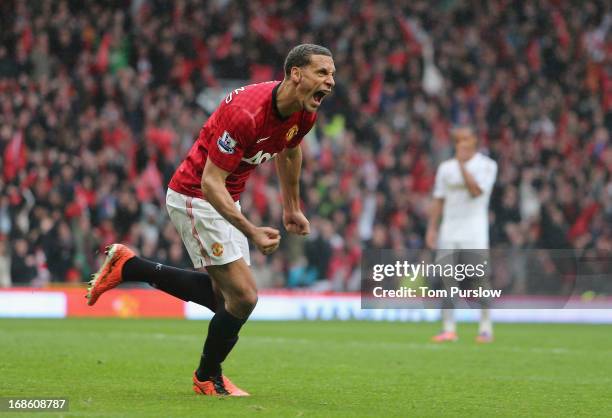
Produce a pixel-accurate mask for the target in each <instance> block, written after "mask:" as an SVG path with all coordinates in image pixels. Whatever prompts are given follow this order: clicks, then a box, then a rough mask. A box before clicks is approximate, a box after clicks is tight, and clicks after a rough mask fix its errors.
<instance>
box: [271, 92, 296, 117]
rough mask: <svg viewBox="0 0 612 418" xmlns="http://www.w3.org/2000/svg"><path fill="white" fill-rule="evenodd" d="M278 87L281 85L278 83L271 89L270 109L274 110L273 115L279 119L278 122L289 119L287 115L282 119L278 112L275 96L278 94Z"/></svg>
mask: <svg viewBox="0 0 612 418" xmlns="http://www.w3.org/2000/svg"><path fill="white" fill-rule="evenodd" d="M280 85H281V83H278V84H277V85H276V86H274V88H273V89H272V109H274V114H275V115H276V117H277V118H279V119H280V120H287V119H289V118H290V117H291V115H289V116H287V117H283V115H281V113H280V111H279V110H278V105H277V104H276V94H277V92H278V88H279V86H280Z"/></svg>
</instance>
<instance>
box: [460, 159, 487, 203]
mask: <svg viewBox="0 0 612 418" xmlns="http://www.w3.org/2000/svg"><path fill="white" fill-rule="evenodd" d="M459 170H461V176H462V177H463V181H465V186H466V187H467V189H468V192H469V193H470V196H472V197H478V196H480V195H481V194H482V189H481V188H480V185H479V184H478V182H477V181H476V179H475V178H474V176H473V175H472V174H471V173H470V172H469V171H467V169H466V168H465V163H463V162H459Z"/></svg>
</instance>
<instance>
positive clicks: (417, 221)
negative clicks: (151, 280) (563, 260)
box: [0, 0, 612, 290]
mask: <svg viewBox="0 0 612 418" xmlns="http://www.w3.org/2000/svg"><path fill="white" fill-rule="evenodd" d="M302 42H315V43H318V44H322V45H326V46H328V47H329V48H330V49H331V50H332V51H333V53H334V59H335V63H336V67H337V69H338V74H337V77H336V80H337V88H336V91H335V94H334V95H333V96H332V97H330V98H328V99H327V100H326V102H325V103H324V108H323V110H322V111H321V112H320V116H319V120H318V123H317V126H316V128H315V129H314V130H313V132H312V133H311V134H310V135H309V136H308V137H307V139H306V140H305V143H304V152H305V162H304V167H303V175H302V186H301V187H302V189H301V190H302V194H303V200H304V206H305V209H306V213H307V215H308V216H309V219H310V220H311V222H312V227H313V228H312V229H313V233H312V234H311V236H310V237H309V238H308V239H306V240H304V239H301V238H294V237H290V236H284V237H283V240H282V246H283V248H282V251H279V252H277V253H276V254H274V255H273V256H271V257H267V258H266V257H262V256H259V255H254V256H253V262H254V268H255V271H256V276H257V277H258V280H261V282H260V286H261V287H283V286H291V287H298V286H314V287H317V288H320V289H335V290H355V289H356V288H358V285H359V274H358V267H359V260H360V252H361V249H362V245H363V244H365V245H367V246H369V247H372V248H394V249H402V248H420V247H422V246H423V236H424V232H425V227H426V222H427V210H428V204H429V197H430V193H431V188H432V184H433V180H434V174H435V168H436V166H437V164H438V163H439V162H441V161H442V160H444V159H446V158H449V157H450V156H451V155H452V143H451V141H450V138H449V128H450V127H451V126H452V125H454V124H464V123H470V124H472V125H473V126H475V127H476V130H477V132H478V136H479V138H480V139H481V146H482V148H483V149H484V150H486V151H487V152H488V153H489V154H490V155H491V156H492V158H494V159H495V160H496V161H497V162H498V164H499V168H500V172H499V176H498V182H497V184H496V186H495V190H494V194H493V198H492V203H491V209H490V218H491V222H492V244H493V246H495V247H500V246H506V247H512V248H532V247H539V248H577V249H582V250H585V251H592V252H595V253H597V252H601V253H604V254H608V255H609V254H610V251H612V228H611V225H612V178H611V176H610V172H611V169H612V146H611V144H610V132H612V12H611V10H610V6H609V3H608V2H606V1H604V0H601V1H600V0H597V1H596V0H589V1H585V2H571V1H566V0H550V1H544V0H542V1H519V0H517V1H509V0H489V1H486V2H480V1H478V2H477V1H459V0H439V1H424V0H401V1H400V0H394V1H381V2H372V1H367V0H353V1H336V0H313V1H304V0H302V1H288V0H282V1H263V0H262V1H249V2H230V1H225V0H217V1H206V2H201V1H195V0H177V1H173V2H165V1H152V0H133V1H127V0H126V1H120V0H117V1H106V2H81V1H49V0H41V1H37V2H27V1H23V0H13V1H3V2H1V3H0V156H1V158H0V161H1V162H0V173H1V174H0V237H1V239H0V276H1V277H0V285H4V286H6V285H7V284H10V283H11V282H12V283H13V284H14V285H34V286H43V285H45V284H47V283H49V282H50V281H53V282H56V281H57V282H80V281H83V280H85V279H86V278H87V277H88V275H89V273H91V272H92V270H95V267H97V265H98V263H99V262H100V259H99V256H96V251H99V250H100V249H102V248H104V246H105V245H107V244H109V243H111V242H114V241H119V240H120V241H123V242H125V243H127V244H129V245H131V246H133V247H134V248H136V249H137V250H138V251H139V252H140V253H141V254H142V255H143V256H145V257H147V258H151V259H156V260H159V261H162V262H164V263H169V264H172V265H176V266H189V265H190V262H189V260H188V258H187V257H186V253H185V251H184V249H183V245H182V243H181V241H180V238H179V236H178V235H177V234H176V232H175V231H174V229H173V227H172V226H171V225H170V224H169V222H168V219H167V215H166V213H165V209H164V195H165V187H166V185H167V182H168V180H169V178H170V176H171V175H172V173H173V170H174V169H175V167H176V166H177V164H178V163H179V162H180V160H181V159H182V157H183V156H184V155H185V153H186V151H187V150H188V149H189V147H190V146H191V143H192V142H193V140H194V138H195V136H196V135H197V132H198V130H199V128H200V126H201V125H202V123H203V122H204V121H205V120H206V118H207V113H206V110H205V109H206V107H205V106H202V97H203V94H204V93H203V92H206V91H210V90H211V89H221V90H223V88H224V86H226V85H227V84H226V83H228V82H231V83H236V82H237V80H240V82H242V83H251V82H259V81H264V80H269V79H280V78H281V77H282V72H281V69H282V59H283V57H284V56H285V54H286V52H287V51H288V50H289V49H290V48H291V47H292V46H294V45H295V44H298V43H302ZM204 95H205V94H204ZM275 202H279V196H278V192H277V186H276V181H275V172H274V165H273V164H264V165H262V166H260V167H259V168H258V170H257V171H256V174H255V176H254V178H253V179H252V181H251V182H250V185H249V188H248V190H247V193H246V194H245V196H244V198H243V200H242V206H243V207H244V208H247V211H248V213H249V215H250V217H251V219H252V220H253V221H254V223H263V224H269V225H280V224H281V221H280V215H281V212H280V204H277V203H275ZM7 243H8V244H9V245H7ZM7 275H8V276H9V277H7Z"/></svg>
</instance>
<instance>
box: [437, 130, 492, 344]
mask: <svg viewBox="0 0 612 418" xmlns="http://www.w3.org/2000/svg"><path fill="white" fill-rule="evenodd" d="M452 136H453V139H454V141H455V158H451V159H449V160H447V161H444V162H443V163H442V164H440V166H439V167H438V171H437V172H436V180H435V185H434V191H433V205H432V209H431V214H430V217H429V224H428V226H427V234H426V244H427V246H428V247H429V248H431V249H436V250H437V252H438V254H437V258H438V259H439V257H440V254H444V253H445V252H446V254H450V253H451V251H453V250H488V248H489V217H488V206H489V200H490V197H491V191H492V190H493V185H494V183H495V178H496V176H497V163H496V162H495V161H493V160H492V159H491V158H489V157H487V156H486V155H484V154H481V153H479V152H477V138H476V135H475V133H474V131H473V129H472V128H470V127H458V128H455V129H453V131H452ZM451 306H452V305H451ZM442 326H443V330H442V332H441V333H440V334H438V335H436V336H434V337H433V341H435V342H444V341H456V340H457V339H458V336H457V330H456V324H455V318H454V312H453V309H452V307H448V306H446V307H445V308H443V309H442ZM476 341H477V342H481V343H488V342H492V341H493V324H492V322H491V313H490V309H489V308H486V307H482V309H481V316H480V325H479V331H478V336H477V337H476Z"/></svg>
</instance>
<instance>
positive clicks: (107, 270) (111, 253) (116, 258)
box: [86, 244, 136, 306]
mask: <svg viewBox="0 0 612 418" xmlns="http://www.w3.org/2000/svg"><path fill="white" fill-rule="evenodd" d="M104 253H105V254H106V259H105V260H104V263H102V267H100V270H98V272H97V273H95V274H92V275H91V277H92V280H91V281H90V282H89V287H88V288H87V296H86V298H87V304H88V305H89V306H93V305H94V304H95V303H96V301H97V300H98V298H99V297H100V296H101V295H102V293H104V292H106V291H107V290H111V289H112V288H114V287H117V285H119V283H121V281H122V280H121V270H122V269H123V265H124V264H125V262H126V261H128V260H129V259H130V258H132V257H135V256H136V254H134V251H132V250H130V249H129V248H128V247H126V246H125V245H123V244H112V245H109V246H107V247H106V250H105V251H104Z"/></svg>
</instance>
